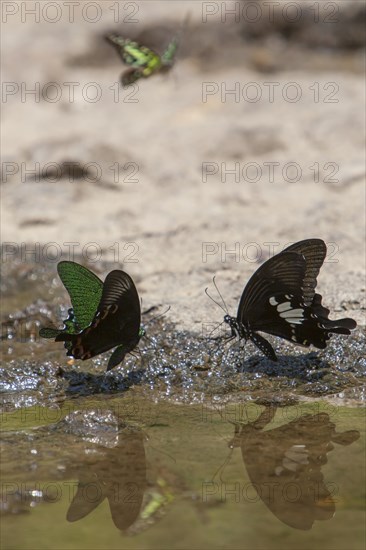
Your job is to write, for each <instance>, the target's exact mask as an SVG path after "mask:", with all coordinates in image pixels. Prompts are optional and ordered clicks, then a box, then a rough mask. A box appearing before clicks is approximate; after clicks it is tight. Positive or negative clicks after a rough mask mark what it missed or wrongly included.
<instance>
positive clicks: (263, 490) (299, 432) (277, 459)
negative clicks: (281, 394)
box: [231, 407, 360, 530]
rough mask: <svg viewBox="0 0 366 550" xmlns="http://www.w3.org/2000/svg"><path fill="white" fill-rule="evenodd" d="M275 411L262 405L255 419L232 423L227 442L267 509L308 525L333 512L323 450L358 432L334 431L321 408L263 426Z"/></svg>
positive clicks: (348, 441)
mask: <svg viewBox="0 0 366 550" xmlns="http://www.w3.org/2000/svg"><path fill="white" fill-rule="evenodd" d="M274 413H275V407H267V408H266V409H265V410H264V412H263V413H262V414H261V415H260V417H259V418H258V419H257V420H256V421H254V422H251V423H249V424H246V425H244V426H242V427H241V428H240V429H238V428H236V434H235V437H234V439H233V441H232V443H231V446H232V447H240V448H241V453H242V457H243V461H244V464H245V466H246V469H247V472H248V475H249V477H250V480H251V482H252V483H253V487H254V489H255V490H256V492H257V493H258V495H259V497H260V498H261V499H262V500H263V502H264V503H265V505H266V506H267V507H268V508H269V509H270V510H271V512H272V513H273V514H274V515H275V516H276V517H277V518H278V519H279V520H280V521H282V522H283V523H285V524H286V525H289V526H290V527H293V528H295V529H303V530H308V529H311V528H312V526H313V523H314V521H317V520H329V519H331V518H332V517H333V515H334V513H335V500H334V498H333V496H332V493H331V491H332V490H333V491H334V484H332V483H329V484H328V486H327V484H326V482H325V481H324V477H323V474H322V471H321V469H322V467H323V466H324V465H325V464H326V463H327V453H329V452H330V451H332V450H333V449H334V445H333V444H334V443H337V444H339V445H350V444H351V443H353V442H354V441H356V440H357V439H358V438H359V436H360V434H359V432H358V431H356V430H352V431H346V432H343V433H336V431H335V425H334V423H333V422H331V421H330V418H329V415H328V414H326V413H320V414H315V415H310V414H305V415H303V416H301V417H300V418H299V419H297V420H294V421H292V422H290V423H288V424H286V425H283V426H280V427H278V428H274V429H273V430H267V431H263V428H264V427H265V426H266V425H267V424H268V423H269V422H270V421H271V420H272V419H273V417H274Z"/></svg>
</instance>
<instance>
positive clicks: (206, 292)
mask: <svg viewBox="0 0 366 550" xmlns="http://www.w3.org/2000/svg"><path fill="white" fill-rule="evenodd" d="M205 294H206V296H208V297H209V298H210V300H212V301H213V302H214V303H215V304H216V305H217V306H219V308H221V309H222V311H224V312H225V313H227V310H226V309H224V308H223V307H222V305H221V304H220V303H219V302H217V301H216V300H215V299H214V298H212V296H211V294H209V292H208V288H205Z"/></svg>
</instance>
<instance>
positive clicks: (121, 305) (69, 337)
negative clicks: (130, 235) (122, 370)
mask: <svg viewBox="0 0 366 550" xmlns="http://www.w3.org/2000/svg"><path fill="white" fill-rule="evenodd" d="M140 322H141V310H140V300H139V297H138V294H137V290H136V287H135V285H134V282H133V280H132V279H131V277H130V276H129V275H128V274H127V273H125V272H124V271H120V270H114V271H111V272H110V273H109V274H108V275H107V277H106V279H105V281H104V284H103V290H102V296H101V298H100V302H99V305H98V307H97V310H96V312H95V314H94V317H93V319H92V321H91V323H90V325H89V326H88V327H86V328H84V329H83V330H82V331H81V332H79V333H77V334H72V333H67V332H66V331H62V332H60V333H59V334H58V335H57V336H56V338H55V341H56V342H66V343H70V345H69V346H68V351H67V355H68V356H71V357H74V358H75V359H82V360H85V359H90V358H91V357H94V356H95V355H98V354H99V353H103V352H105V351H108V350H110V349H112V348H114V347H116V346H118V347H117V348H116V349H115V350H114V352H113V353H112V355H111V358H110V359H109V362H108V366H107V370H111V369H113V368H114V367H115V366H116V365H118V363H120V362H121V361H123V359H124V357H125V356H126V354H127V353H129V352H131V351H132V350H133V349H134V348H135V347H136V346H137V344H138V343H139V341H140V338H141V337H142V336H144V334H145V330H144V329H143V328H142V327H140Z"/></svg>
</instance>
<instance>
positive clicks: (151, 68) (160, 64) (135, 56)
mask: <svg viewBox="0 0 366 550" xmlns="http://www.w3.org/2000/svg"><path fill="white" fill-rule="evenodd" d="M107 40H108V41H109V42H111V44H113V45H114V46H115V47H116V48H117V51H118V54H119V56H120V57H121V59H122V61H123V62H124V63H126V65H129V66H130V67H131V68H130V69H128V70H127V71H125V72H124V73H123V74H122V84H123V86H128V85H129V84H133V83H134V82H136V81H137V80H139V79H140V78H148V77H149V76H151V75H153V74H154V73H157V72H166V71H168V70H169V69H170V68H171V67H172V66H173V63H174V58H175V55H176V51H177V48H178V40H177V39H176V38H174V39H173V40H172V41H171V42H170V43H169V44H168V46H167V48H166V50H165V51H164V53H163V54H162V55H161V56H160V55H159V54H157V53H156V52H154V51H153V50H151V49H149V48H147V47H146V46H142V45H140V44H139V43H138V42H136V41H134V40H131V39H129V38H123V37H122V36H119V35H116V34H112V35H109V36H108V37H107Z"/></svg>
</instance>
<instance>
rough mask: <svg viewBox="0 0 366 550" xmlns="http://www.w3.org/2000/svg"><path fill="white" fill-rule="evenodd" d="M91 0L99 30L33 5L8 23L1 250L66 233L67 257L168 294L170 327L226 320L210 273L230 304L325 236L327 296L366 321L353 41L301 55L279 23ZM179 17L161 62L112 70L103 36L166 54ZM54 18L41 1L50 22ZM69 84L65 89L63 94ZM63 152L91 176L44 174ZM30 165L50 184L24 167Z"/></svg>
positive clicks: (57, 244) (158, 298)
mask: <svg viewBox="0 0 366 550" xmlns="http://www.w3.org/2000/svg"><path fill="white" fill-rule="evenodd" d="M12 4H14V5H17V6H18V7H19V8H21V7H22V6H21V4H24V3H22V2H19V3H12ZM44 4H46V3H44V2H41V5H42V6H43V5H44ZM81 4H82V5H85V4H88V3H87V2H82V3H81ZM89 4H90V3H89ZM98 4H99V5H100V14H99V15H100V19H99V21H97V22H95V23H91V22H90V21H88V20H87V17H86V15H85V14H84V16H83V14H82V13H81V11H80V10H81V8H80V10H77V9H76V10H75V21H74V22H70V21H69V20H68V14H67V11H66V10H65V9H64V6H63V3H60V6H61V8H62V9H61V15H62V17H61V19H60V20H59V21H57V22H55V23H50V22H47V21H46V20H45V17H44V16H42V14H41V16H40V21H39V22H38V23H36V22H34V18H32V17H31V16H24V17H23V20H22V14H21V9H20V11H19V12H18V13H17V14H15V15H9V17H8V20H7V22H6V23H4V24H3V40H2V42H3V44H2V68H3V70H2V74H3V81H4V82H5V83H7V87H6V89H5V91H6V92H7V95H6V96H3V105H2V111H3V164H2V167H3V178H2V179H3V181H2V183H1V192H2V241H3V246H4V247H5V248H4V249H3V252H5V254H4V256H3V261H7V262H9V261H10V262H11V261H12V260H13V259H14V258H15V255H14V254H13V252H12V251H13V250H15V249H17V250H18V256H19V254H21V253H22V252H23V256H22V260H23V261H26V260H27V256H26V255H25V254H24V251H25V248H24V247H25V246H28V247H29V248H28V250H29V249H30V248H31V247H32V246H34V245H35V243H39V247H40V248H39V249H37V250H38V252H37V254H38V257H39V258H40V259H42V260H44V259H46V256H47V254H52V252H53V251H56V252H57V253H58V254H59V258H60V259H72V255H70V246H71V245H69V244H67V243H70V242H72V243H76V244H74V251H75V253H76V256H75V257H76V258H77V259H79V256H77V255H78V254H79V255H80V254H82V255H84V260H87V259H88V257H87V256H88V255H89V259H90V258H92V257H93V255H94V254H95V253H96V252H98V254H99V256H98V258H100V259H101V260H103V261H104V260H110V261H115V262H116V263H118V266H119V267H120V266H123V268H124V269H125V270H126V271H128V272H129V273H130V274H131V275H132V276H133V277H134V278H135V279H136V281H137V285H138V289H139V293H140V294H141V296H142V297H143V300H144V305H146V306H149V305H153V304H167V305H170V306H171V311H170V313H169V316H170V317H171V319H172V320H174V321H176V322H177V323H178V326H181V327H183V328H185V329H189V330H193V331H197V332H198V331H201V327H202V323H203V322H207V321H211V320H220V319H221V318H222V312H221V311H220V309H219V308H218V307H217V306H215V304H213V303H212V302H211V301H210V300H209V299H208V298H207V297H206V296H205V294H204V289H205V287H206V286H210V288H211V289H212V293H214V289H213V288H212V277H213V275H215V274H216V276H217V282H218V285H219V287H220V289H221V292H222V294H223V295H224V297H225V299H226V301H227V303H228V306H229V309H230V310H231V311H232V313H234V311H235V309H236V305H237V302H238V299H239V297H240V294H241V292H242V289H243V287H244V284H245V282H246V281H247V280H248V278H249V276H250V275H251V274H252V273H253V271H254V270H255V269H256V268H257V267H258V265H259V264H258V262H259V261H262V260H263V259H266V258H268V257H269V255H270V254H271V253H273V251H274V252H278V251H279V250H281V249H282V248H283V247H284V246H285V245H286V244H288V243H289V242H294V241H296V240H300V239H304V238H308V237H320V238H322V239H324V241H326V242H327V243H329V256H328V258H327V260H326V263H325V264H324V266H323V269H322V271H321V273H320V276H319V286H318V289H319V290H320V292H321V293H322V294H323V296H324V303H325V304H326V305H327V306H328V307H329V308H330V309H331V311H332V314H333V315H338V316H344V315H349V316H352V317H354V318H355V319H356V320H357V321H358V322H359V323H361V324H364V323H365V318H364V313H365V281H364V266H365V248H364V230H365V203H364V169H365V154H364V104H363V101H364V93H365V85H364V77H363V73H362V68H363V64H362V56H361V54H360V52H359V50H358V49H357V48H356V49H350V48H349V47H348V48H343V49H342V47H341V46H342V45H338V44H335V45H334V44H331V47H328V46H327V44H325V45H324V44H321V45H320V46H319V45H318V47H317V48H316V49H314V48H311V47H309V45H308V44H306V43H305V44H304V42H303V41H302V40H301V39H300V40H298V41H297V40H296V36H295V38H292V39H291V40H290V39H285V38H284V37H283V36H282V35H281V34H280V33H278V32H274V33H270V32H269V33H268V36H267V35H266V34H265V35H261V34H260V33H259V34H260V36H259V37H258V38H257V39H256V40H254V39H252V38H249V37H248V34H249V33H247V34H246V31H245V29H246V26H245V21H244V20H243V16H241V17H240V18H239V19H240V20H239V21H238V22H235V21H233V20H232V19H231V20H227V21H224V22H222V21H221V19H220V15H221V14H220V13H218V14H216V15H215V16H212V17H211V16H210V17H208V19H207V22H206V23H204V22H203V20H202V3H200V2H137V3H135V2H132V3H130V4H131V6H132V8H133V10H136V9H137V11H136V13H134V14H132V15H131V13H132V11H133V10H132V8H129V10H126V9H125V11H122V12H121V14H120V19H122V17H124V18H125V19H126V17H127V19H130V18H132V19H135V20H136V22H132V23H129V22H128V21H127V22H126V21H125V22H124V23H123V22H119V23H116V22H114V16H115V12H113V11H112V10H111V6H112V4H115V3H113V2H99V3H98ZM211 4H214V5H215V6H216V7H217V6H218V7H219V9H221V7H220V6H221V3H218V4H216V3H211ZM227 4H229V3H227ZM320 4H321V7H322V8H323V7H324V6H323V4H322V3H320ZM338 4H339V6H340V7H341V8H342V9H343V8H344V3H342V2H339V3H338ZM299 5H300V4H299ZM122 8H123V6H122ZM124 8H126V6H125V7H124ZM124 8H123V9H124ZM187 12H189V13H190V23H189V26H188V28H187V29H186V31H185V33H184V35H183V38H182V47H181V50H180V54H179V56H178V60H177V62H176V64H175V66H174V68H173V70H172V72H171V73H170V74H169V75H157V76H154V77H152V78H150V79H146V80H140V81H139V83H138V86H137V87H135V88H134V89H133V90H129V89H128V90H123V89H122V88H120V86H119V83H118V82H119V77H120V74H121V72H122V70H123V69H124V68H123V66H122V64H121V61H120V60H119V58H118V56H117V55H116V53H115V51H113V49H112V48H111V47H110V46H108V44H106V43H105V42H104V41H103V35H104V34H105V33H106V32H108V31H111V30H114V31H119V32H121V33H124V34H126V35H129V36H140V37H142V38H143V39H144V41H145V43H146V45H148V46H155V47H156V48H157V49H159V50H160V51H161V49H162V48H164V45H166V44H167V42H168V41H169V40H170V38H171V36H172V35H173V34H174V33H176V32H177V30H178V29H179V27H180V26H181V24H182V22H183V20H184V18H185V16H186V15H187ZM23 15H24V14H23ZM54 16H55V15H54V13H53V12H52V11H51V8H50V12H49V14H48V15H47V14H46V17H48V18H52V17H54ZM88 17H89V18H91V17H93V15H92V10H90V13H89V15H88ZM320 24H321V23H319V25H320ZM323 27H324V25H323ZM312 28H315V31H317V30H319V29H318V27H317V24H314V25H312ZM327 32H328V28H327ZM335 34H336V35H337V36H339V35H338V34H337V32H336V29H335ZM305 35H306V36H310V35H309V34H305ZM320 35H321V36H323V34H322V31H320ZM299 36H300V37H301V33H300V32H299ZM330 36H331V33H330ZM315 42H316V41H315ZM49 83H56V85H55V84H53V85H50V84H49ZM65 83H74V84H73V86H74V100H73V101H71V95H70V87H71V85H70V84H65ZM250 83H251V84H250ZM32 89H36V94H35V95H34V94H25V90H32ZM233 89H235V90H236V95H235V94H225V90H226V91H228V90H233ZM37 90H40V93H38V91H37ZM96 92H98V93H99V94H100V97H99V98H97V99H96V100H95V101H94V97H95V95H94V94H95V93H96ZM271 92H272V93H273V97H271V95H270V93H271ZM56 93H57V94H58V95H59V97H58V98H56V100H55V94H56ZM117 95H118V96H119V97H118V98H117V97H116V96H117ZM254 99H257V100H256V101H254ZM295 99H296V101H295ZM63 162H74V163H77V165H78V166H81V167H84V169H87V168H89V175H87V176H86V177H81V178H79V179H75V180H74V181H70V180H72V178H71V177H70V175H69V174H67V173H66V174H64V175H63V176H62V177H61V176H57V174H56V177H54V178H53V179H54V181H51V179H52V177H50V176H49V174H50V173H49V172H47V170H48V169H51V168H52V166H51V165H49V164H48V163H56V165H53V167H54V166H61V164H62V163H63ZM36 163H39V164H36ZM89 163H91V164H89ZM116 163H118V165H119V173H118V174H117V172H116V166H117V164H116ZM47 166H48V168H47ZM50 166H51V168H50ZM35 168H36V170H38V172H41V173H42V172H43V175H46V176H47V175H48V177H46V178H43V179H41V180H40V181H36V180H37V177H36V178H34V177H33V178H32V175H31V174H28V177H26V171H27V170H32V169H33V170H34V169H35ZM225 170H226V171H230V170H231V171H233V170H234V171H236V172H235V173H234V174H233V173H232V172H231V173H230V172H227V173H226V175H225ZM271 170H273V174H272V172H271ZM11 172H15V173H13V174H12V173H11ZM212 172H214V173H212ZM236 180H239V181H236ZM295 180H297V181H295ZM7 243H15V244H13V245H12V246H13V248H11V245H9V244H7ZM52 243H53V244H52ZM90 243H94V244H90ZM116 243H118V244H116ZM269 243H272V244H269ZM230 251H234V254H229V253H228V252H230ZM61 252H62V256H61ZM98 258H97V260H98ZM99 264H100V262H99V261H96V262H94V263H91V264H90V265H91V267H92V268H93V266H95V270H96V271H100V267H98V265H99ZM118 266H117V265H114V266H112V267H114V268H116V267H118ZM110 268H111V267H110ZM37 298H38V297H37V296H35V297H34V299H35V300H36V299H37ZM26 305H28V304H24V307H25V306H26ZM346 312H347V313H346Z"/></svg>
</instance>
